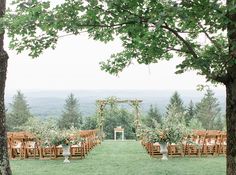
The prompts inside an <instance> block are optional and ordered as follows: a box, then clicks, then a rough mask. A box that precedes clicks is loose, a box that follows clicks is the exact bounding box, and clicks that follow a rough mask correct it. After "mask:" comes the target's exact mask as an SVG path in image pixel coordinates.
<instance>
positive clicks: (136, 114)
mask: <svg viewBox="0 0 236 175" xmlns="http://www.w3.org/2000/svg"><path fill="white" fill-rule="evenodd" d="M141 102H142V101H141V100H130V103H131V104H130V105H131V106H132V107H133V109H134V126H135V133H136V137H137V130H138V129H139V127H140V126H141V121H140V110H139V109H140V103H141Z"/></svg>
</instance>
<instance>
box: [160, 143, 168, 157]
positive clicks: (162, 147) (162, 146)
mask: <svg viewBox="0 0 236 175" xmlns="http://www.w3.org/2000/svg"><path fill="white" fill-rule="evenodd" d="M160 153H161V154H162V158H161V160H168V157H167V156H168V149H167V143H166V142H163V143H160Z"/></svg>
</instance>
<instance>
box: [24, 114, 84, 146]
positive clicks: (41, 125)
mask: <svg viewBox="0 0 236 175" xmlns="http://www.w3.org/2000/svg"><path fill="white" fill-rule="evenodd" d="M22 130H25V131H28V132H31V133H32V134H34V135H35V137H36V138H37V139H38V141H39V142H40V145H41V146H52V145H55V146H58V145H62V146H63V145H76V144H80V142H81V141H82V138H81V137H80V135H79V130H78V129H77V128H74V127H71V128H70V129H67V130H60V129H59V128H58V126H57V122H56V121H55V120H54V119H49V120H44V121H42V120H40V119H37V118H32V119H30V120H29V121H28V122H27V123H26V124H25V126H24V127H22Z"/></svg>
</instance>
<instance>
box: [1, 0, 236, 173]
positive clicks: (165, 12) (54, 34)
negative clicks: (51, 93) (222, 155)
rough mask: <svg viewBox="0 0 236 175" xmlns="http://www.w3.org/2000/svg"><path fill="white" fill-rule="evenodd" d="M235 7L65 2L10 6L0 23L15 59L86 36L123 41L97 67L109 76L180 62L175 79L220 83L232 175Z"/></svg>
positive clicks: (210, 1) (199, 0)
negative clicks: (195, 77)
mask: <svg viewBox="0 0 236 175" xmlns="http://www.w3.org/2000/svg"><path fill="white" fill-rule="evenodd" d="M235 5H236V0H226V1H223V0H159V1H157V0H120V1H110V0H90V1H83V0H65V1H64V2H63V3H62V4H59V5H57V6H55V7H51V6H50V2H48V1H41V0H40V1H39V0H14V1H13V6H12V7H13V8H12V9H11V10H10V11H9V12H8V13H7V14H6V15H5V18H2V19H1V20H0V23H1V24H2V26H3V28H4V29H6V30H7V32H8V36H9V37H10V39H11V40H10V47H11V48H12V49H15V50H17V51H18V52H19V53H20V52H22V51H23V50H28V51H29V55H30V56H32V57H37V56H39V55H40V54H41V53H42V52H43V50H44V49H46V48H49V47H52V48H55V46H56V43H57V41H58V39H59V38H60V37H61V35H70V34H74V35H78V34H80V33H82V32H87V33H88V34H89V37H90V38H93V39H95V40H99V41H102V42H108V41H112V40H114V39H115V38H116V37H119V38H120V40H121V41H122V45H123V51H122V52H120V53H115V54H113V55H111V58H110V59H109V60H108V61H106V62H102V63H101V68H102V69H103V70H105V71H107V72H109V73H111V74H115V75H116V74H118V73H119V72H120V71H122V70H123V69H124V68H125V67H127V66H129V65H130V64H131V63H132V62H138V63H139V64H150V63H157V62H158V61H160V60H163V59H164V60H169V59H171V58H173V57H176V56H178V57H181V58H182V62H181V63H180V64H179V65H178V66H177V71H176V72H177V73H182V72H184V71H188V70H196V71H197V73H198V74H200V75H204V76H205V77H206V80H207V81H211V82H213V83H216V82H217V83H223V84H224V85H225V86H226V92H227V93H226V96H227V98H226V104H227V105H226V106H227V107H226V109H227V110H226V118H227V120H226V123H227V133H228V134H227V174H228V175H234V174H235V172H236V145H235V144H234V143H236V129H235V126H236V120H235V118H236V100H235V99H236V91H235V89H236V30H235V28H236V12H235ZM2 13H4V10H3V12H2ZM2 13H1V14H2ZM65 33H66V34H65ZM2 34H3V33H2ZM1 36H2V35H1ZM202 37H204V38H205V39H206V42H202V40H201V38H202ZM1 39H3V38H1ZM1 47H3V44H2V45H1ZM5 55H6V53H5ZM4 66H5V65H4ZM5 67H6V66H5ZM3 73H4V75H5V73H6V69H4V72H3Z"/></svg>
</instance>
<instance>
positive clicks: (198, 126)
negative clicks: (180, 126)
mask: <svg viewBox="0 0 236 175" xmlns="http://www.w3.org/2000/svg"><path fill="white" fill-rule="evenodd" d="M188 128H190V129H194V130H202V129H204V128H203V126H202V122H200V121H199V120H198V119H197V118H192V119H191V120H190V121H189V123H188Z"/></svg>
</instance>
